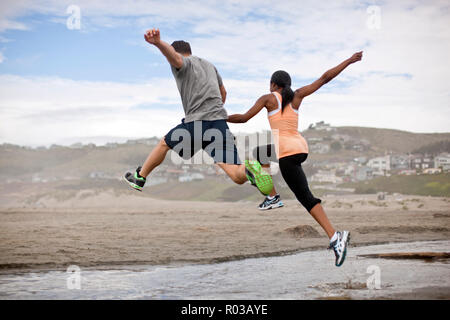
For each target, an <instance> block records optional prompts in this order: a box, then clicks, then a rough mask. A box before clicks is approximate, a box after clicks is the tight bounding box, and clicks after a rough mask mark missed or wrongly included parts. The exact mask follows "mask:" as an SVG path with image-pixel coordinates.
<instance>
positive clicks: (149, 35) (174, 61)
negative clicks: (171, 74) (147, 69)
mask: <svg viewBox="0 0 450 320" xmlns="http://www.w3.org/2000/svg"><path fill="white" fill-rule="evenodd" d="M144 38H145V41H147V42H148V43H150V44H152V45H154V46H155V47H157V48H158V49H159V51H161V53H162V54H163V55H164V56H165V57H166V59H167V61H169V63H170V64H171V65H172V66H174V67H175V68H177V69H180V68H181V67H182V66H183V57H182V56H181V54H179V53H178V52H176V51H175V49H174V48H173V47H172V46H171V45H170V44H168V43H167V42H165V41H163V40H161V36H160V33H159V29H151V30H148V31H147V32H146V33H145V35H144Z"/></svg>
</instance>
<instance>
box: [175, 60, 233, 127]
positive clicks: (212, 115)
mask: <svg viewBox="0 0 450 320" xmlns="http://www.w3.org/2000/svg"><path fill="white" fill-rule="evenodd" d="M172 73H173V75H174V77H175V80H176V82H177V87H178V90H179V91H180V95H181V101H182V102H183V108H184V112H185V114H186V117H185V120H184V121H185V122H191V121H195V120H222V119H227V118H228V115H227V112H226V110H225V108H224V107H223V103H222V96H221V94H220V90H219V87H220V86H221V85H222V84H223V83H222V78H221V76H220V75H219V73H218V72H217V69H216V67H214V65H213V64H211V63H210V62H208V61H206V60H204V59H201V58H199V57H196V56H189V57H184V56H183V66H182V67H181V68H180V69H179V70H177V69H176V68H175V67H173V66H172Z"/></svg>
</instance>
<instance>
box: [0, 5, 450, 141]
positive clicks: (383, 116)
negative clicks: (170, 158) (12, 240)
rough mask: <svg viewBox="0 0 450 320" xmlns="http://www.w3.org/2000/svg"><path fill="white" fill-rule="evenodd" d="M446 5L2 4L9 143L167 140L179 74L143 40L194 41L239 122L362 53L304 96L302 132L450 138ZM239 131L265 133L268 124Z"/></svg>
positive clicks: (176, 109) (0, 59) (0, 50)
mask: <svg viewBox="0 0 450 320" xmlns="http://www.w3.org/2000/svg"><path fill="white" fill-rule="evenodd" d="M449 21H450V2H448V1H418V0H407V1H401V0H400V1H399V0H395V1H350V0H340V1H313V0H311V1H310V0H304V1H283V0H280V1H264V0H262V1H261V0H258V1H256V0H255V1H253V0H244V1H234V0H232V1H226V0H225V1H211V0H208V1H139V0H134V1H121V0H111V1H100V0H96V1H90V0H86V1H84V0H83V1H81V0H80V1H76V0H70V1H65V0H15V1H1V2H0V143H13V144H19V145H26V146H41V145H45V146H49V145H51V144H65V145H67V144H71V143H74V142H77V141H82V142H88V141H92V142H97V143H104V142H114V141H123V139H125V138H131V139H133V138H145V137H152V136H158V137H161V136H163V135H164V134H165V133H167V132H168V131H169V130H170V129H171V128H172V127H174V126H175V125H177V124H178V123H179V122H180V120H181V118H183V116H184V114H183V108H182V105H181V99H180V96H179V92H178V90H177V87H176V84H175V80H174V79H173V76H172V73H171V71H170V67H169V65H168V63H167V61H166V60H165V58H164V57H163V56H162V55H161V53H160V52H159V51H158V49H157V48H155V47H153V46H152V45H150V44H148V43H146V42H145V41H144V33H145V31H146V30H147V29H150V28H154V27H155V28H159V29H160V31H161V39H162V40H164V41H166V42H169V43H171V42H172V41H174V40H180V39H183V40H186V41H188V42H190V44H191V47H192V51H193V54H194V55H196V56H199V57H202V58H205V59H207V60H209V61H210V62H212V63H213V64H214V65H215V66H216V67H217V69H218V71H219V73H220V74H221V75H222V78H223V80H224V85H225V88H226V90H227V92H228V96H227V101H226V104H225V107H226V109H227V111H228V113H229V114H232V113H243V112H245V111H246V110H247V109H248V108H250V107H251V106H252V105H253V103H254V102H255V101H256V100H257V99H258V98H259V97H260V96H261V95H263V94H267V93H268V92H269V80H270V76H271V74H272V73H273V72H274V71H276V70H280V69H282V70H286V71H288V72H289V73H290V75H291V77H292V82H293V84H292V87H293V89H296V88H298V87H302V86H304V85H307V84H309V83H311V82H312V81H314V80H315V79H317V78H319V77H320V76H321V75H322V74H323V73H324V72H325V71H326V70H328V69H330V68H332V67H334V66H335V65H337V64H339V63H340V62H342V61H343V60H345V59H347V58H349V57H350V56H351V55H352V54H353V53H355V52H357V51H361V50H363V51H364V56H363V60H362V61H361V62H358V63H356V64H353V65H350V66H349V67H348V68H347V69H346V70H344V71H343V72H342V73H341V74H340V75H339V76H338V77H337V78H335V79H334V80H333V81H331V82H330V83H328V84H326V85H325V86H324V87H323V88H321V89H320V90H319V91H317V92H316V93H314V94H313V95H311V96H309V97H307V98H305V99H304V101H303V103H302V105H301V107H300V118H299V119H300V120H299V129H300V130H304V129H306V128H307V127H308V126H309V125H310V124H311V123H315V122H318V121H325V122H327V123H330V124H331V125H333V126H365V127H378V128H390V129H398V130H406V131H411V132H427V133H431V132H449V131H450V130H449V123H450V121H449V120H450V108H449V105H450V90H449V89H450V88H449V87H450V85H449V80H448V79H449V78H450V63H449V61H448V55H449V53H450V23H449ZM230 128H231V130H232V132H235V133H238V132H248V133H250V132H255V131H261V130H268V129H270V127H269V124H268V121H267V113H266V112H265V111H262V112H260V114H258V115H257V116H256V117H255V118H253V119H251V120H250V121H249V122H247V123H245V124H230Z"/></svg>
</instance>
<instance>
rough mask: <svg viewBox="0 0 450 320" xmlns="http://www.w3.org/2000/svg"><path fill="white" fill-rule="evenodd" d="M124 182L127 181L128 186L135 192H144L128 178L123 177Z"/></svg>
mask: <svg viewBox="0 0 450 320" xmlns="http://www.w3.org/2000/svg"><path fill="white" fill-rule="evenodd" d="M122 178H123V180H125V181H126V183H128V185H129V186H130V187H132V188H133V189H134V190H137V191H140V192H142V187H140V186H138V185H137V184H134V183H133V182H130V181H128V179H127V178H125V176H122Z"/></svg>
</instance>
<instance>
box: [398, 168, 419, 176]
mask: <svg viewBox="0 0 450 320" xmlns="http://www.w3.org/2000/svg"><path fill="white" fill-rule="evenodd" d="M398 174H400V175H404V176H412V175H414V174H417V173H416V170H409V169H408V170H402V171H400V172H399V173H398Z"/></svg>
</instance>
